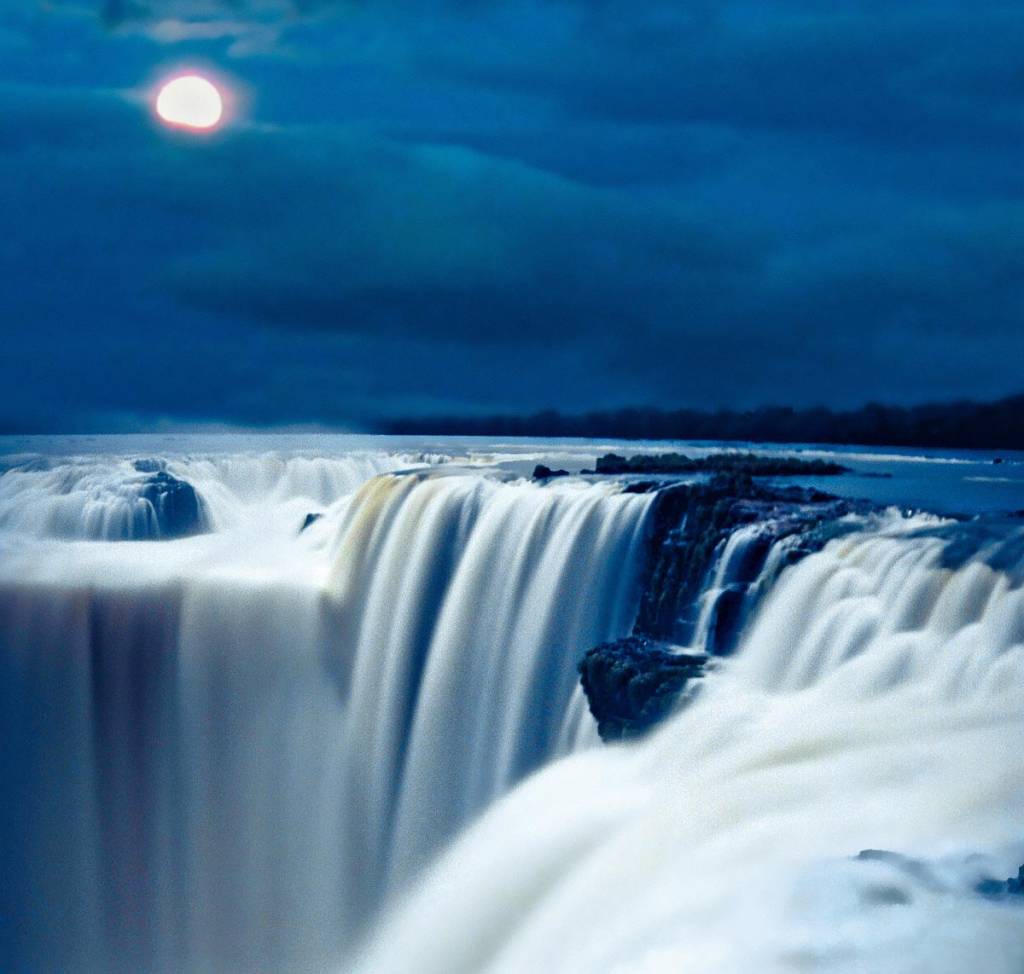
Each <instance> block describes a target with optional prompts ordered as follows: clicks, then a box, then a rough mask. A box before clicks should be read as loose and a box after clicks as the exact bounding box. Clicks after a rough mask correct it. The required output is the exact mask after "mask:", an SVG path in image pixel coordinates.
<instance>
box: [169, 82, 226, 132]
mask: <svg viewBox="0 0 1024 974" xmlns="http://www.w3.org/2000/svg"><path fill="white" fill-rule="evenodd" d="M156 113H157V115H159V116H160V118H161V119H162V120H163V121H164V122H166V123H167V124H168V125H175V126H178V127H180V128H186V129H212V128H214V127H215V126H216V125H217V123H218V122H219V121H220V120H221V117H222V116H223V114H224V101H223V99H222V98H221V96H220V92H219V91H218V90H217V88H216V86H215V85H214V84H213V83H212V82H210V81H208V80H207V79H206V78H202V77H200V76H199V75H197V74H186V75H182V76H181V77H179V78H175V79H173V80H172V81H168V82H167V84H165V85H164V86H163V87H162V88H161V89H160V94H159V95H157V98H156Z"/></svg>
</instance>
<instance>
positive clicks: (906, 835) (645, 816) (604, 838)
mask: <svg viewBox="0 0 1024 974" xmlns="http://www.w3.org/2000/svg"><path fill="white" fill-rule="evenodd" d="M930 525H931V522H930V521H928V520H918V521H913V520H911V521H906V520H903V519H897V520H894V521H891V522H889V523H886V524H882V525H874V526H870V525H869V526H866V527H865V530H864V531H862V532H859V533H857V534H854V535H851V536H849V537H847V538H844V539H840V540H837V541H835V542H832V543H831V544H830V545H828V546H827V547H826V548H825V550H823V551H822V552H820V553H818V554H814V555H811V556H809V557H808V558H807V559H806V560H804V561H803V562H802V563H801V564H799V565H798V566H797V567H795V568H792V569H790V570H789V571H787V572H785V573H784V574H783V576H782V578H781V580H780V582H779V584H778V586H777V588H776V589H775V590H774V592H773V593H772V594H771V595H770V597H769V599H768V601H767V603H766V604H765V605H764V606H763V607H762V609H761V611H760V613H759V615H758V617H757V618H756V620H755V621H754V624H753V626H752V628H751V630H750V631H749V632H748V635H747V637H746V639H745V640H744V643H743V645H742V646H741V647H740V650H739V654H738V656H736V657H735V658H734V659H730V660H727V661H725V662H724V663H723V664H722V665H721V667H720V668H719V669H718V671H717V672H715V673H714V674H713V675H712V676H711V677H709V678H708V679H707V681H706V685H705V686H704V688H703V691H702V692H701V693H700V694H699V695H698V697H697V698H696V700H695V701H693V702H692V703H691V704H690V706H689V707H688V708H687V709H686V710H685V711H684V712H682V713H681V714H680V715H679V716H677V717H675V718H674V719H673V720H672V721H671V722H670V723H669V724H668V725H667V726H665V727H664V728H663V729H662V730H661V731H660V732H658V733H657V734H655V735H654V736H653V737H652V738H650V739H649V740H647V741H645V742H642V743H640V744H638V745H633V746H616V747H607V748H604V749H601V750H598V751H591V752H588V753H585V754H582V755H578V756H575V757H571V758H569V759H567V760H566V761H564V762H561V763H559V764H556V765H554V766H553V767H551V768H549V769H547V770H545V771H544V772H542V773H541V774H539V775H538V776H536V777H534V778H532V779H531V780H530V781H528V782H526V783H525V784H523V785H522V786H520V788H518V789H517V790H516V791H515V792H514V793H513V794H512V795H511V796H509V797H508V798H507V799H505V800H504V801H502V802H501V803H499V804H498V805H497V806H496V807H494V808H493V809H492V810H491V811H490V812H489V813H488V814H487V816H486V817H485V818H484V820H483V821H482V822H480V823H479V824H478V825H476V826H475V827H474V828H473V829H471V830H470V831H469V833H468V834H467V835H466V836H465V837H464V838H463V839H462V840H460V841H459V842H458V843H457V844H456V845H455V846H454V848H453V849H452V850H451V851H450V852H448V853H447V854H446V855H445V856H444V857H443V859H442V861H441V862H440V863H439V864H438V865H437V866H436V867H435V868H434V869H433V870H432V872H431V874H430V876H429V877H428V878H427V880H426V881H425V882H424V883H423V885H422V886H421V887H420V888H419V890H418V891H417V892H416V894H415V895H413V896H412V897H411V899H410V901H409V902H407V903H406V904H405V905H404V906H402V907H401V908H398V909H397V910H396V912H395V914H394V915H393V917H392V918H391V920H390V922H388V923H386V924H384V925H383V926H382V928H381V929H380V930H379V931H378V933H377V936H376V937H375V939H374V940H373V942H372V943H371V945H370V946H369V948H368V950H367V953H366V955H365V956H364V959H363V963H362V966H361V967H360V970H361V971H365V972H371V971H372V972H374V974H380V972H390V971H395V972H397V971H402V970H407V969H408V968H407V967H406V964H407V961H408V958H410V957H415V958H417V970H419V971H424V972H439V974H440V972H444V974H459V972H467V974H468V972H471V971H472V972H482V971H486V972H509V974H511V972H519V971H524V970H547V969H552V968H551V965H552V959H553V958H556V959H557V960H556V961H555V962H554V969H557V970H558V971H560V972H581V974H582V972H591V971H630V972H632V971H637V972H645V974H647V972H652V974H653V972H663V971H664V972H669V971H680V970H686V971H694V972H698V974H699V972H708V974H711V972H714V974H722V972H740V971H751V970H757V971H767V972H774V971H779V972H784V971H785V972H795V971H806V970H815V971H819V970H820V971H830V972H831V971H836V972H876V971H881V970H885V971H915V972H917V971H920V972H925V971H927V972H944V971H949V972H962V971H966V970H972V969H984V970H986V971H999V972H1001V971H1005V972H1007V974H1010V972H1017V971H1019V970H1020V969H1021V967H1022V965H1024V909H1022V908H1021V906H1019V905H1013V904H1010V903H1007V902H1002V901H993V900H987V899H985V898H984V897H982V896H980V895H978V894H977V892H976V891H975V888H974V887H975V885H976V884H977V883H978V882H979V881H981V880H982V879H983V878H984V877H990V876H997V877H1003V878H1005V877H1006V876H1010V875H1016V872H1017V867H1018V865H1019V864H1020V862H1021V861H1022V859H1024V830H1022V828H1021V820H1020V808H1021V805H1022V801H1024V748H1022V746H1021V745H1022V742H1024V588H1021V587H1020V584H1019V579H1015V578H1013V576H1012V575H1011V574H1008V573H1006V572H1003V571H999V570H993V569H992V568H990V567H988V566H987V564H986V563H985V559H984V557H983V555H984V553H981V554H979V555H978V556H977V557H975V558H973V559H971V560H969V561H967V562H966V563H964V564H962V565H960V566H959V567H955V568H952V567H944V566H943V563H942V554H943V550H944V547H945V545H944V542H943V541H941V540H940V539H938V538H936V537H933V536H930V533H929V531H928V528H929V527H930ZM915 529H921V530H920V531H916V530H915ZM869 849H882V850H889V851H891V852H894V853H899V854H900V856H904V857H908V858H905V859H904V858H900V857H898V856H878V857H867V858H861V859H855V858H853V857H854V856H856V855H857V854H858V853H859V852H861V851H862V850H869Z"/></svg>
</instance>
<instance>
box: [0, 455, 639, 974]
mask: <svg viewBox="0 0 1024 974" xmlns="http://www.w3.org/2000/svg"><path fill="white" fill-rule="evenodd" d="M387 465H391V466H397V465H398V464H397V463H391V462H390V461H387V460H384V459H382V460H381V461H380V462H379V463H378V464H372V465H370V469H369V470H368V471H367V473H372V472H373V469H372V468H373V466H387ZM168 466H169V467H170V469H174V467H173V466H171V465H168ZM223 466H224V465H223V464H221V469H223ZM198 468H199V469H200V470H204V469H205V468H204V467H203V466H202V465H198ZM195 469H196V465H193V472H194V470H195ZM58 472H59V473H63V474H64V476H65V477H68V476H69V475H68V474H67V472H66V471H58ZM126 472H127V471H126ZM176 472H180V467H179V468H178V471H176ZM52 473H53V472H52V471H47V475H48V476H49V475H52ZM30 475H31V472H30V473H26V474H23V476H30ZM129 475H130V474H129ZM8 476H11V475H10V474H9V475H8ZM194 480H195V482H196V483H198V484H200V485H201V496H202V497H203V503H204V504H206V505H208V506H210V507H212V508H213V509H214V511H215V512H216V513H218V520H219V521H220V522H221V523H224V522H225V521H228V522H229V523H230V524H232V525H233V526H234V529H233V530H230V531H224V532H217V531H213V532H209V533H206V534H201V535H197V536H193V537H188V538H185V539H182V540H178V541H174V542H154V541H144V542H131V543H125V542H121V543H118V544H108V543H96V542H67V541H64V542H62V543H60V544H56V543H54V542H47V541H38V540H35V539H32V541H31V543H26V542H25V540H24V539H23V538H21V537H18V536H16V537H14V539H13V540H10V541H9V542H8V544H7V546H6V550H5V559H4V566H3V572H2V577H3V581H2V583H0V734H2V736H3V739H4V742H5V761H4V765H5V767H4V769H3V776H4V781H5V802H4V821H3V823H2V833H3V841H4V847H3V864H4V867H5V868H4V876H5V882H4V886H5V894H4V896H5V902H4V907H5V909H4V916H5V918H8V921H9V922H7V923H6V925H5V928H4V930H3V942H2V944H0V956H3V957H4V958H6V959H8V960H9V961H10V964H11V967H9V968H7V969H13V970H25V971H37V970H62V971H65V970H66V971H78V970H82V971H90V972H92V971H104V970H118V971H121V970H124V971H148V970H153V971H157V970H160V971H165V970H167V971H179V970H216V971H220V970H224V971H245V970H253V971H255V970H266V969H270V970H275V971H290V970H324V969H326V968H327V967H328V966H330V965H331V964H336V963H337V959H338V957H339V956H340V955H341V952H342V951H343V949H344V948H345V946H346V944H347V943H348V942H349V941H350V939H351V937H353V936H355V935H356V934H357V933H358V932H359V931H360V929H361V927H362V925H363V924H364V923H365V921H366V919H367V918H368V917H369V916H370V915H371V914H372V911H373V909H374V908H375V906H376V904H377V903H378V902H379V900H380V899H381V897H382V896H384V894H385V893H386V892H387V891H388V890H389V889H391V888H396V887H397V886H399V885H400V884H401V883H402V882H404V881H406V880H407V879H408V878H409V877H410V876H412V875H413V874H415V872H416V871H417V870H418V869H419V868H420V867H421V866H422V865H423V864H424V863H425V862H426V861H427V860H428V858H429V857H430V855H431V854H432V853H433V852H435V851H436V850H437V849H438V848H439V847H440V846H441V845H442V844H443V843H444V841H445V840H446V839H448V838H450V837H451V836H452V835H453V834H454V833H455V832H456V831H457V830H458V829H459V828H460V826H461V825H462V824H463V823H465V822H467V821H469V820H470V819H472V818H473V817H474V816H475V815H476V814H477V813H478V812H479V811H480V810H481V809H482V808H483V807H484V806H485V805H486V804H487V803H488V802H490V801H491V800H493V799H494V798H496V797H497V796H499V795H501V794H502V793H504V792H505V791H507V790H508V789H509V788H510V787H512V786H513V785H514V784H515V783H516V782H517V781H518V780H519V779H521V778H522V777H523V776H525V775H526V774H528V773H529V772H530V771H531V770H533V769H535V768H536V767H538V766H539V765H541V764H542V763H544V762H546V761H549V760H551V759H552V758H554V757H555V756H557V755H559V754H563V753H566V752H569V751H572V750H574V749H578V748H583V747H586V746H588V745H590V744H593V743H594V742H595V741H596V734H595V732H594V725H593V722H592V720H591V719H590V718H589V715H588V714H587V713H586V707H585V703H584V701H583V699H582V696H581V693H580V690H579V688H578V685H577V680H576V662H577V660H578V658H579V656H580V654H581V653H582V652H583V651H585V650H586V649H587V648H589V647H590V646H592V645H594V644H595V643H597V642H599V641H601V640H602V639H607V638H611V637H615V636H619V635H623V634H624V633H625V632H627V631H628V629H629V627H630V625H631V624H632V621H633V617H634V615H635V612H636V604H637V595H638V593H637V591H636V562H637V559H638V557H639V555H640V554H641V550H642V542H643V527H644V515H645V512H646V510H647V508H648V507H649V504H650V498H649V497H645V496H640V495H636V494H625V493H621V492H620V491H619V490H618V489H617V488H615V487H614V486H608V487H594V488H590V487H585V486H582V485H580V484H578V483H577V484H552V485H550V486H546V487H543V486H538V485H536V484H533V483H530V482H528V481H524V480H516V481H513V482H508V483H506V482H503V481H502V480H500V479H492V478H489V477H486V476H480V475H476V474H472V475H461V476H460V475H448V476H425V475H418V474H415V473H411V474H405V475H403V476H387V475H385V476H382V477H377V478H372V479H370V480H369V481H367V482H366V483H365V485H364V486H363V487H362V488H361V489H359V490H358V491H357V492H355V493H354V494H350V495H347V496H341V497H336V496H333V497H332V495H334V494H335V493H336V492H335V491H334V490H333V487H332V488H331V489H330V490H328V491H326V492H325V494H324V495H322V496H319V497H316V496H314V497H309V496H302V494H301V493H300V496H299V498H298V499H296V498H295V497H286V499H285V511H284V512H282V510H281V509H280V503H279V499H278V498H277V497H276V496H274V495H273V494H272V493H271V495H270V496H269V498H268V496H267V495H266V494H264V495H263V502H262V506H263V511H262V513H261V514H256V513H254V512H253V511H252V510H251V509H250V508H251V507H252V505H253V504H257V498H258V496H259V494H258V486H257V487H251V488H250V494H249V496H246V497H243V498H242V500H241V502H236V504H235V507H234V511H231V508H230V507H229V505H228V504H227V503H226V501H225V499H224V497H222V494H225V495H226V493H227V492H228V491H229V490H230V489H231V485H230V484H225V478H224V477H223V475H221V476H219V477H216V478H214V477H213V476H208V477H207V478H206V480H205V481H204V480H203V479H202V478H200V477H195V476H194ZM211 481H214V482H215V483H216V484H217V485H218V486H219V487H220V488H221V492H220V493H218V491H216V490H214V491H211V490H210V489H209V484H210V482H211ZM76 482H77V481H76ZM320 482H321V481H320V479H319V478H318V479H317V480H316V481H315V483H318V484H319V483H320ZM241 483H243V484H244V479H243V480H242V481H241ZM276 483H277V480H275V481H273V482H271V483H270V484H269V486H270V487H271V488H275V486H276ZM203 487H205V491H203V490H202V488H203ZM232 493H234V494H235V495H237V494H238V493H240V489H239V488H237V487H236V488H235V489H234V490H233V491H232ZM307 493H308V491H307ZM332 499H334V500H335V503H334V504H333V505H331V506H328V508H327V509H326V511H324V512H323V516H322V517H320V518H319V519H318V520H316V521H315V522H314V523H312V524H311V525H310V526H309V527H308V528H306V529H305V530H303V531H301V532H300V531H299V528H300V526H301V525H302V523H303V517H302V512H303V511H304V510H308V509H309V507H310V506H311V505H315V504H318V503H320V502H323V501H330V500H332ZM218 501H220V504H221V509H223V510H221V511H218V508H217V503H218ZM36 502H37V501H36ZM37 503H38V502H37ZM115 503H116V502H115ZM82 513H83V516H84V517H85V518H86V520H87V521H88V522H89V523H91V521H89V518H90V514H89V512H88V511H87V510H84V509H83V512H82ZM228 514H232V515H233V516H232V517H230V518H229V517H228V516H227V515H228ZM215 523H216V522H215ZM5 967H6V965H5Z"/></svg>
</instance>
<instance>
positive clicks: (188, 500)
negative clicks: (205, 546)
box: [139, 470, 209, 538]
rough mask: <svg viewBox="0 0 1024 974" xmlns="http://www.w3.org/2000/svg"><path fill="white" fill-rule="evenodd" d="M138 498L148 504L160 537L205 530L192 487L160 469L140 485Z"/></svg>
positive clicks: (204, 516)
mask: <svg viewBox="0 0 1024 974" xmlns="http://www.w3.org/2000/svg"><path fill="white" fill-rule="evenodd" d="M139 496H140V497H142V498H143V499H145V500H147V501H149V503H150V504H152V506H153V511H154V512H155V514H156V523H157V532H158V534H157V536H158V537H160V538H185V537H188V536H189V535H193V534H202V533H203V532H204V531H207V530H209V526H208V524H207V520H206V513H205V511H204V510H203V505H202V501H200V499H199V495H198V494H197V493H196V490H195V488H194V487H193V486H192V485H191V484H189V483H187V482H186V481H184V480H178V478H177V477H172V476H171V475H170V474H169V473H167V472H166V471H164V470H161V471H158V472H157V473H154V474H153V475H152V476H151V477H149V478H148V479H147V480H146V481H145V482H144V483H143V485H142V488H141V490H140V491H139Z"/></svg>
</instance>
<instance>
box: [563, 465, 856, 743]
mask: <svg viewBox="0 0 1024 974" xmlns="http://www.w3.org/2000/svg"><path fill="white" fill-rule="evenodd" d="M630 489H633V490H644V489H654V490H656V491H657V497H656V500H655V505H654V510H653V512H652V514H651V522H650V533H649V536H648V541H647V553H646V563H645V568H644V571H643V574H642V579H641V586H642V594H641V599H640V610H639V613H638V616H637V620H636V624H635V626H634V629H633V633H632V634H631V635H630V636H629V637H627V638H626V639H621V640H617V641H615V642H610V643H604V644H602V645H600V646H596V647H594V648H593V649H591V650H590V651H589V652H588V653H587V654H586V655H585V656H584V658H583V660H582V661H581V663H580V674H581V681H582V685H583V689H584V691H585V693H586V695H587V701H588V703H589V705H590V709H591V713H592V714H593V715H594V718H595V719H596V720H597V723H598V729H599V731H600V733H601V736H602V738H603V739H604V740H615V739H619V738H622V737H634V736H637V735H639V734H642V733H644V732H645V731H647V730H648V729H650V728H651V727H652V726H653V725H654V724H656V723H657V722H658V721H659V720H660V719H661V718H663V717H664V716H665V715H667V714H668V713H670V712H671V710H672V709H673V707H674V706H675V703H676V700H677V699H678V697H679V695H680V693H682V692H683V690H684V688H686V687H687V686H688V685H689V686H690V689H691V691H692V690H693V689H694V688H693V685H692V683H691V681H693V680H694V679H696V678H699V677H700V675H701V674H702V672H703V669H704V666H705V664H706V662H707V660H708V659H710V658H711V657H714V656H724V655H727V654H729V653H730V652H732V651H733V650H734V649H735V647H736V644H737V642H738V640H739V636H740V634H741V633H742V630H743V627H744V625H745V623H746V621H747V619H748V618H749V615H750V613H751V611H752V610H753V608H754V607H755V606H756V604H757V601H758V599H759V598H760V597H761V595H763V594H764V591H765V590H766V589H767V588H768V587H769V586H770V584H771V582H772V581H773V580H774V577H775V575H776V574H777V573H778V572H779V571H781V570H782V569H783V568H784V567H786V566H787V565H790V564H793V563H794V562H796V561H798V560H799V559H800V558H803V557H804V556H805V555H807V554H810V553H811V552H813V551H816V550H818V549H819V548H821V547H822V546H823V545H824V544H825V542H826V541H828V540H829V539H830V538H832V537H835V536H836V535H838V534H840V533H842V532H843V531H844V530H847V528H846V527H844V526H843V525H842V524H840V523H838V522H839V519H840V518H841V517H843V515H845V514H849V513H851V512H853V511H855V510H864V509H866V505H862V504H858V503H855V502H851V501H846V500H842V499H840V498H836V497H833V496H832V495H830V494H824V493H822V492H820V491H816V490H810V489H806V488H801V487H774V486H769V485H766V484H762V483H759V482H758V481H756V480H754V479H753V478H752V477H751V476H749V475H747V474H744V473H735V474H731V475H728V476H719V477H715V478H714V479H712V480H711V481H710V482H708V483H702V484H674V485H670V486H658V485H649V484H641V485H634V486H632V487H631V488H630ZM780 542H783V544H779V543H780ZM679 647H689V650H688V652H686V653H685V654H683V655H681V651H680V648H679Z"/></svg>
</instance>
